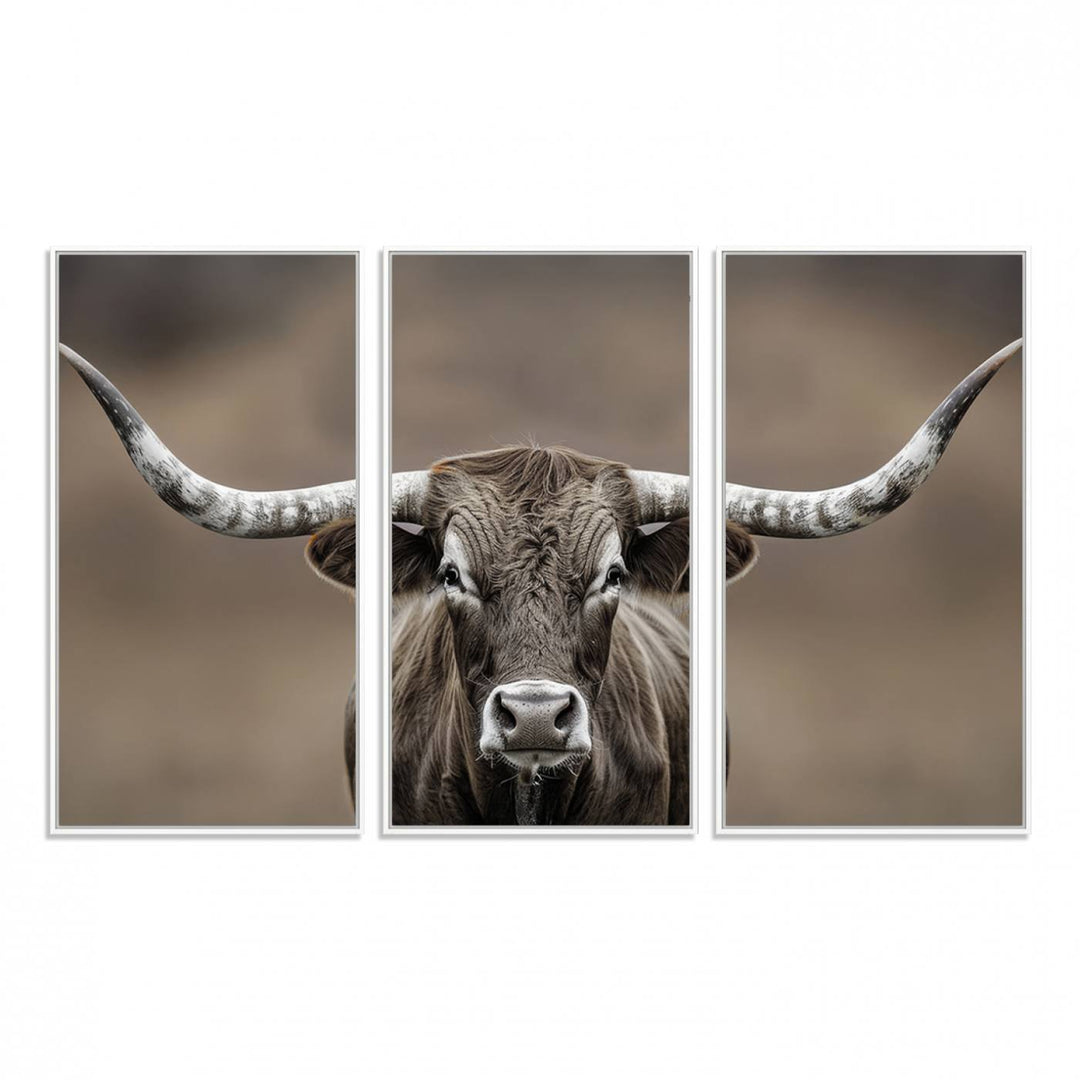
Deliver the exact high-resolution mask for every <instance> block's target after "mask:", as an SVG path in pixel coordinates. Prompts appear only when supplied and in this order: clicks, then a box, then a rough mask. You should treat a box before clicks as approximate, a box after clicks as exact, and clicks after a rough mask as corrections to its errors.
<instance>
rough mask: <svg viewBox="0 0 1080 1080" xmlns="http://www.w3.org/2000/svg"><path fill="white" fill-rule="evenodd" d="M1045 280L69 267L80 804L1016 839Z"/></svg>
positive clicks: (326, 261)
mask: <svg viewBox="0 0 1080 1080" xmlns="http://www.w3.org/2000/svg"><path fill="white" fill-rule="evenodd" d="M372 265H374V263H373V264H372ZM1025 269H1026V267H1025V255H1024V253H1022V252H833V253H830V252H813V253H811V252H730V251H723V250H720V251H718V252H717V253H716V255H715V259H713V258H712V257H711V256H710V257H709V258H707V259H702V258H701V257H699V254H698V252H696V251H694V250H687V249H682V250H679V249H672V250H602V251H601V250H560V251H481V250H476V251H440V250H405V249H391V250H388V251H386V252H384V253H383V256H382V258H381V271H382V275H383V277H382V281H381V282H380V283H379V285H380V291H379V295H381V298H382V303H383V311H382V313H381V318H382V324H381V336H382V348H381V355H372V353H373V351H374V350H372V349H370V348H369V349H367V350H364V349H362V348H361V343H362V342H363V340H364V334H365V326H368V327H370V326H371V324H370V322H368V321H366V320H365V317H364V315H363V314H362V306H361V304H360V299H361V297H362V296H363V293H364V281H363V277H364V273H363V270H364V260H363V258H362V256H361V255H360V253H358V252H352V251H324V252H317V251H310V252H83V251H78V252H76V251H59V252H57V253H56V254H55V255H54V260H53V301H54V326H53V340H52V341H51V342H50V345H49V354H50V360H49V362H50V364H51V366H52V374H53V378H52V391H53V392H52V410H53V411H52V421H53V423H52V431H53V473H52V483H53V501H52V518H51V531H52V537H51V539H52V544H53V548H52V551H53V581H52V585H53V587H52V611H51V615H52V645H53V684H52V709H51V717H50V722H51V731H50V735H51V738H50V764H51V781H52V783H51V806H50V830H51V832H53V833H54V834H65V835H70V834H77V835H78V834H84V835H96V834H101V833H120V834H132V835H137V834H140V833H144V832H181V833H190V832H195V833H199V832H240V833H247V832H260V831H272V832H282V831H290V832H291V831H296V832H300V833H307V832H314V833H321V832H340V833H343V834H348V835H355V834H356V833H357V832H358V831H359V830H360V827H361V824H362V809H363V806H364V803H365V800H367V799H368V798H369V797H370V798H373V802H372V805H378V806H379V807H380V813H379V820H378V821H377V823H376V826H377V827H376V830H375V831H377V832H381V833H382V834H384V835H387V836H399V835H407V834H416V833H423V834H427V835H451V836H457V835H462V834H470V835H476V834H483V833H500V834H506V833H517V834H523V835H537V834H550V833H553V832H557V833H560V834H568V833H569V834H580V835H596V836H601V835H611V834H626V833H630V834H634V833H649V834H654V835H672V836H677V835H686V834H688V833H694V832H695V831H699V832H710V833H711V832H714V831H715V832H716V833H717V834H718V835H720V836H724V835H740V834H748V833H749V834H755V835H757V834H760V835H768V834H774V833H776V832H791V833H793V834H807V835H816V834H820V833H822V832H825V833H837V834H851V835H856V834H859V833H860V832H862V833H865V832H884V833H889V832H893V833H899V834H912V833H940V832H961V833H980V832H984V833H1023V832H1024V831H1025V830H1026V828H1027V821H1028V813H1027V806H1028V788H1029V785H1028V782H1027V776H1026V767H1027V766H1026V762H1027V739H1028V729H1027V724H1026V708H1025V699H1026V688H1025V629H1024V627H1025V606H1024V605H1025V497H1024V496H1025V484H1024V469H1025V453H1024V447H1025V441H1024V440H1025V423H1024V416H1025V398H1024V385H1025V379H1024V369H1025V366H1026V353H1025V349H1024V340H1023V339H1024V335H1025V325H1024V324H1025ZM713 271H715V273H714V272H713ZM703 281H706V282H711V283H714V284H712V285H710V284H706V286H705V287H704V288H703V287H702V282H703ZM366 319H367V320H371V319H375V320H376V322H377V321H378V319H379V315H378V313H377V312H376V313H374V314H373V313H372V311H371V310H370V305H369V306H368V310H367V316H366ZM358 365H365V366H367V367H365V369H364V370H367V369H368V367H369V368H370V370H371V371H372V372H373V373H374V372H375V371H378V372H379V373H381V374H380V376H379V377H378V378H377V379H374V380H373V384H378V385H381V386H382V388H383V400H382V401H381V402H380V401H379V400H377V399H374V398H373V397H372V395H360V394H358V393H357V386H358V383H359V378H358V376H359V374H360V372H361V369H360V368H359V367H358ZM976 398H978V400H977V401H976ZM702 417H707V418H708V419H707V422H702ZM372 425H377V426H378V427H379V428H380V430H381V432H382V445H383V455H382V458H383V460H382V461H381V476H382V483H381V485H374V484H371V483H367V482H364V480H363V476H364V470H363V468H362V467H358V466H361V465H362V464H363V463H362V462H358V458H357V448H358V442H357V433H358V432H366V431H370V430H372ZM117 437H119V441H117ZM947 448H948V450H947ZM946 450H947V452H946ZM133 466H134V467H133ZM358 477H359V478H360V480H359V482H358V479H357V478H358ZM698 507H702V508H703V509H702V511H701V512H702V513H703V514H707V519H706V518H705V517H702V519H701V520H698V519H697V518H696V517H695V514H696V513H697V512H698V511H697V508H698ZM369 525H370V526H371V532H372V535H375V532H376V528H377V532H378V536H379V538H380V539H379V540H378V542H377V544H375V545H372V546H371V550H368V549H367V547H366V546H365V545H364V543H362V542H358V536H359V533H360V532H363V528H364V527H367V526H369ZM358 526H360V528H359V530H358ZM721 557H722V558H723V577H721V573H720V566H721ZM358 562H359V563H362V564H363V565H362V567H358ZM358 583H359V585H360V588H359V591H358ZM328 586H329V587H328ZM358 598H359V599H358ZM358 604H359V605H360V606H362V607H365V606H366V607H367V608H368V609H371V608H372V605H380V607H381V611H382V619H381V625H382V628H383V632H382V634H381V635H380V637H381V640H379V641H378V642H373V643H372V642H367V641H365V642H364V646H363V647H364V648H374V647H376V646H377V648H378V650H379V653H380V655H379V658H378V659H379V663H378V664H374V663H372V664H370V665H368V666H367V668H366V670H370V671H379V672H381V678H374V679H372V678H364V677H360V678H358V677H357V676H358V666H357V660H358V657H359V656H361V655H362V654H361V653H360V652H359V651H358V641H360V640H361V638H360V637H358V635H357V618H356V616H357V611H358ZM703 626H708V627H709V628H710V632H709V633H702V632H701V628H702V627H703ZM705 643H708V647H707V649H706V648H705ZM360 670H361V671H362V670H365V669H364V667H363V665H361V669H360ZM365 733H367V739H366V745H367V746H368V747H369V752H368V753H367V754H364V753H363V750H362V748H363V746H364V745H365ZM373 746H374V747H377V748H378V751H377V754H376V755H375V756H376V758H377V760H372V753H371V751H370V747H373ZM710 749H712V750H714V751H715V752H709V750H710ZM376 793H377V796H376ZM714 826H715V829H714Z"/></svg>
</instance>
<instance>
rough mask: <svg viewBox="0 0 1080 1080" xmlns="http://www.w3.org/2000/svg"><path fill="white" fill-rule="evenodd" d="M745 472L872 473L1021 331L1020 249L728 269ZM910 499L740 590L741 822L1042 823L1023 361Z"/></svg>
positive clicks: (803, 546)
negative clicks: (1025, 565) (1030, 639)
mask: <svg viewBox="0 0 1080 1080" xmlns="http://www.w3.org/2000/svg"><path fill="white" fill-rule="evenodd" d="M725 267H726V279H725V301H726V331H725V345H726V375H727V387H726V389H727V394H726V404H725V418H726V428H727V430H726V444H727V463H726V466H727V476H728V478H729V479H731V480H733V481H737V482H739V483H743V484H753V485H757V486H761V487H774V488H776V487H779V488H790V489H818V488H825V487H831V486H834V485H837V484H842V483H846V482H848V481H851V480H854V479H856V478H858V477H860V476H864V475H866V474H867V473H870V472H872V471H873V470H875V469H877V468H878V467H879V466H880V465H882V464H883V463H884V462H885V461H886V460H888V459H889V458H890V457H891V456H892V455H893V454H894V453H895V452H896V451H897V450H899V449H900V447H901V446H902V445H903V444H904V443H905V442H906V441H907V439H908V438H909V437H910V435H911V434H912V433H913V432H914V431H915V429H916V428H917V427H918V426H919V424H921V423H922V421H923V420H924V419H925V418H926V417H927V416H928V415H929V414H930V412H931V411H932V410H933V409H934V408H935V406H937V404H938V403H939V402H940V401H941V400H942V399H943V398H944V397H945V396H946V395H947V394H948V393H949V391H950V390H951V389H952V388H953V387H954V386H955V385H956V384H957V383H958V382H960V380H961V379H963V378H964V376H965V375H967V374H968V372H969V371H971V370H972V369H973V368H974V367H976V366H977V365H978V364H979V363H981V362H982V361H983V360H985V359H986V358H987V357H988V356H990V355H991V354H992V353H994V352H996V351H997V350H998V349H1000V348H1001V347H1002V346H1004V345H1006V344H1008V343H1009V342H1010V341H1012V340H1014V339H1015V338H1017V337H1020V336H1021V333H1022V320H1023V265H1022V259H1021V257H1020V256H1018V255H971V256H967V255H965V256H956V255H943V256H910V255H887V256H886V255H880V256H863V255H859V256H843V255H840V256H805V255H728V256H726V259H725ZM1025 362H1026V357H1025V355H1024V354H1021V355H1020V356H1019V357H1017V358H1014V359H1013V360H1011V361H1009V363H1008V364H1007V365H1006V366H1005V368H1004V369H1003V370H1002V371H1000V372H999V373H998V374H997V376H995V378H994V379H993V381H992V382H991V383H990V384H989V385H988V386H987V387H986V389H985V390H984V391H983V393H982V395H981V396H980V397H979V399H978V400H977V401H976V402H975V403H974V405H973V406H972V407H971V410H970V412H969V413H968V414H967V416H966V417H965V419H964V421H963V422H962V423H961V425H960V427H959V430H958V431H957V433H956V435H955V436H954V438H953V441H952V443H951V444H950V446H949V449H948V450H947V451H946V453H945V456H944V457H943V459H942V460H941V462H940V463H939V465H938V467H937V470H936V472H935V473H934V474H933V475H932V476H931V477H930V479H929V480H928V481H927V483H926V485H925V486H924V487H923V488H922V489H920V490H919V491H918V492H917V493H916V494H915V495H914V496H913V497H912V499H911V500H910V501H909V502H908V503H906V504H904V505H903V506H902V507H900V508H899V509H898V510H897V511H896V512H895V513H893V514H892V515H890V516H889V517H887V518H885V519H883V520H881V521H879V522H877V523H876V524H874V525H872V526H870V527H869V528H867V529H865V530H861V531H858V532H855V533H850V534H848V535H846V536H841V537H836V538H833V539H827V540H803V541H798V540H775V539H769V538H762V539H761V548H762V554H761V559H760V562H759V563H758V565H757V567H756V568H755V569H754V570H753V571H752V572H751V573H750V575H749V576H748V577H746V578H745V579H744V580H742V581H740V582H737V583H736V584H735V585H733V586H732V587H731V588H730V589H728V590H727V645H726V647H727V665H726V679H727V688H726V699H727V700H726V709H727V713H728V717H729V720H730V723H731V739H732V759H731V777H730V781H729V784H728V787H727V802H726V823H727V824H729V825H985V826H993V825H1017V824H1021V823H1022V819H1023V805H1022V803H1023V786H1022V784H1023V697H1022V660H1023V658H1022V644H1023V638H1022V619H1023V607H1022V487H1021V485H1022V428H1021V425H1022V398H1021V390H1022V366H1023V364H1024V363H1025Z"/></svg>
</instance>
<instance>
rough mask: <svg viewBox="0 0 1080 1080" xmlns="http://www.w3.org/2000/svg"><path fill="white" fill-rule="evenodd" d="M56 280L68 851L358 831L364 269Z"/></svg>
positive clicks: (234, 269) (55, 721)
mask: <svg viewBox="0 0 1080 1080" xmlns="http://www.w3.org/2000/svg"><path fill="white" fill-rule="evenodd" d="M53 270H54V276H53V281H54V290H55V292H54V301H55V312H56V325H55V327H54V333H55V334H56V339H55V341H56V343H57V345H58V348H57V350H56V351H54V352H53V363H54V364H56V365H57V366H56V369H55V370H54V373H53V374H54V387H55V403H54V407H55V413H54V416H55V430H54V437H55V440H56V444H55V458H54V460H55V469H56V474H55V478H54V479H55V495H56V500H55V506H54V513H55V515H56V516H55V522H54V529H55V538H56V551H55V552H54V557H55V560H56V562H55V567H56V596H55V601H56V602H55V605H54V612H55V614H54V626H53V630H54V642H55V655H54V668H53V678H54V702H55V707H54V710H53V717H52V732H51V735H52V739H51V750H52V753H51V764H52V806H51V824H52V827H53V831H55V832H63V833H68V832H84V831H85V832H95V831H114V830H121V831H122V830H127V829H140V830H163V831H187V830H191V829H200V830H203V829H205V830H211V829H215V828H216V829H223V830H230V831H236V830H240V831H259V830H286V831H287V830H292V829H317V830H334V831H336V830H344V831H349V832H355V830H356V828H357V824H358V819H357V814H356V810H355V808H354V799H353V797H352V795H351V792H350V781H351V774H352V773H353V771H354V769H355V745H356V738H355V718H354V715H353V712H354V710H353V706H352V702H353V700H354V694H353V693H352V691H351V687H353V685H354V675H355V659H356V647H355V640H356V639H355V612H354V606H353V603H352V592H353V584H354V562H355V515H356V485H355V479H354V477H355V392H354V386H355V371H356V357H357V329H358V319H359V315H358V307H357V296H358V287H357V285H358V282H357V276H358V274H359V259H358V257H357V254H356V253H355V252H273V253H271V252H260V253H252V252H244V253H239V252H214V253H189V252H184V253H180V252H172V253H96V252H95V253H89V252H61V253H59V254H57V255H56V256H55V261H54V268H53ZM61 354H63V355H61ZM80 358H81V360H80ZM155 433H156V437H155ZM118 435H119V436H120V439H119V440H118V438H117V436H118ZM133 466H134V467H133ZM140 473H141V474H142V475H140ZM185 519H186V520H185ZM200 526H202V527H200ZM313 538H314V539H313ZM313 570H314V571H316V572H315V573H313ZM317 575H318V576H317ZM320 576H321V577H322V578H324V579H325V580H322V581H321V580H319V577H320ZM330 586H336V587H330ZM360 801H361V802H362V797H361V799H360Z"/></svg>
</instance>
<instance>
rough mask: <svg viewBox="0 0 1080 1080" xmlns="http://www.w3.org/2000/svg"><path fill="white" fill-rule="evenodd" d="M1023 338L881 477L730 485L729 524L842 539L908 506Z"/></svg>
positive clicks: (983, 368)
mask: <svg viewBox="0 0 1080 1080" xmlns="http://www.w3.org/2000/svg"><path fill="white" fill-rule="evenodd" d="M1023 344H1024V339H1023V338H1017V339H1016V341H1014V342H1012V343H1011V344H1009V345H1006V346H1005V348H1004V349H1001V350H999V351H998V352H996V353H994V355H993V356H991V357H990V358H989V359H988V360H984V361H983V362H982V363H981V364H980V365H979V366H978V367H977V368H976V369H975V370H974V371H973V372H972V373H971V374H970V375H969V376H968V377H967V378H966V379H964V381H963V382H962V383H960V385H959V386H957V387H956V389H955V390H953V392H952V393H951V394H950V395H949V396H948V397H947V398H946V399H945V400H944V401H943V402H942V403H941V404H940V405H939V406H938V407H937V408H936V409H935V410H934V411H933V412H932V413H931V414H930V416H929V417H928V418H927V420H926V422H925V423H924V424H923V425H922V427H920V428H919V430H918V431H916V432H915V434H914V435H912V437H911V438H910V439H909V440H908V443H907V445H906V446H905V447H904V448H903V449H902V450H901V451H900V453H898V454H897V455H896V456H895V457H894V458H893V459H892V460H891V461H888V462H886V464H884V465H882V467H881V468H880V469H878V470H877V472H874V473H871V474H870V475H869V476H866V477H863V479H862V480H856V481H855V482H854V483H853V484H847V485H845V486H844V487H836V488H829V489H827V490H825V491H773V490H770V489H768V488H754V487H744V486H743V485H742V484H727V485H726V487H725V495H726V500H727V519H728V520H729V521H733V522H735V523H736V524H738V525H742V527H743V528H744V529H746V530H747V531H748V532H751V533H755V534H756V535H758V536H780V537H786V538H789V539H815V538H819V537H826V536H839V535H841V534H842V533H846V532H851V531H853V530H854V529H861V528H862V527H863V526H864V525H869V524H871V522H874V521H877V519H878V518H881V517H884V516H885V515H886V514H888V513H890V512H891V511H893V510H895V509H896V508H897V507H898V506H900V505H901V504H902V503H904V502H906V501H907V500H908V499H909V498H910V497H911V496H912V495H913V494H914V493H915V491H916V490H917V489H918V488H919V486H920V485H921V484H922V483H923V481H925V480H926V478H927V477H928V476H929V475H930V473H931V472H933V470H934V466H935V465H937V463H938V462H939V461H940V460H941V455H942V454H944V453H945V448H946V447H947V446H948V445H949V440H950V439H951V438H952V437H953V433H954V432H955V431H956V428H957V426H958V425H959V423H960V421H961V420H963V418H964V414H965V413H966V412H967V411H968V408H969V407H970V405H971V403H972V402H973V401H974V400H975V399H976V398H977V397H978V396H979V392H980V391H981V390H982V388H983V387H984V386H985V385H986V384H987V383H988V382H989V381H990V380H991V379H992V378H993V377H994V375H995V374H996V373H997V371H998V369H999V368H1000V367H1001V366H1002V365H1003V364H1004V363H1005V361H1006V360H1008V359H1009V358H1010V357H1012V356H1015V355H1016V353H1018V352H1019V351H1020V348H1021V347H1022V346H1023Z"/></svg>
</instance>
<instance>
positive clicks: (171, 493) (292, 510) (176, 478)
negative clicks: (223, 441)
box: [60, 345, 356, 539]
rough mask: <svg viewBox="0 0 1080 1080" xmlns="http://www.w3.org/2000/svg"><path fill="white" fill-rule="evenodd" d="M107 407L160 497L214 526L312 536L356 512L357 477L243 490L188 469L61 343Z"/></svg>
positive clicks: (250, 535) (253, 534) (264, 535)
mask: <svg viewBox="0 0 1080 1080" xmlns="http://www.w3.org/2000/svg"><path fill="white" fill-rule="evenodd" d="M60 355H61V356H63V358H64V359H65V360H67V362H68V363H69V364H70V365H71V366H72V367H73V368H74V369H75V370H76V371H77V372H78V373H79V375H80V376H81V377H82V380H83V382H85V383H86V385H87V386H88V387H89V388H90V392H91V393H92V394H93V395H94V397H96V398H97V400H98V404H100V405H101V407H102V409H104V410H105V415H106V416H107V417H108V418H109V421H110V422H111V423H112V426H113V427H114V428H115V429H116V433H117V435H119V436H120V441H121V442H122V443H123V444H124V449H125V450H127V453H128V457H130V458H131V460H132V462H133V463H134V465H135V468H136V469H138V470H139V472H140V474H141V475H142V477H143V479H144V480H145V481H146V482H147V483H148V484H149V485H150V486H151V487H152V488H153V489H154V491H156V492H157V494H158V495H159V496H160V498H161V499H163V500H164V501H165V502H166V503H168V504H169V506H171V507H172V508H173V509H174V510H176V511H178V512H179V513H181V514H183V515H184V517H186V518H189V519H190V520H191V521H194V522H195V523H196V524H197V525H201V526H202V527H203V528H204V529H209V530H210V531H211V532H216V533H222V534H224V535H225V536H239V537H244V538H247V539H276V538H279V537H287V536H308V535H310V534H311V533H313V532H316V531H317V530H318V529H321V528H322V527H323V526H324V525H329V524H330V523H331V522H333V521H341V520H344V519H347V518H352V517H355V516H356V481H355V480H342V481H340V482H339V483H336V484H322V485H320V486H318V487H310V488H297V489H293V490H288V491H242V490H239V489H237V488H231V487H225V486H224V485H222V484H215V483H214V482H213V481H212V480H207V479H206V478H205V477H203V476H200V475H199V474H198V473H196V472H193V471H192V470H191V469H189V468H188V467H187V466H186V465H185V464H184V463H183V462H182V461H181V460H180V459H179V458H178V457H177V456H176V455H175V454H173V452H172V451H171V450H170V449H169V448H168V447H167V446H166V445H165V444H164V443H163V442H162V441H161V440H160V439H159V438H158V437H157V435H155V434H154V432H153V431H152V430H151V429H150V427H149V426H148V425H147V424H146V422H145V421H144V420H143V418H142V417H141V416H140V415H139V414H138V413H137V412H136V411H135V410H134V409H133V408H132V407H131V405H130V403H129V402H128V400H127V399H126V398H125V397H124V395H123V394H121V393H120V391H119V390H117V389H116V387H115V386H113V384H112V383H111V382H109V380H108V379H106V378H105V376H104V375H102V374H101V372H100V371H98V370H97V368H95V367H94V365H93V364H91V363H90V362H89V361H88V360H85V359H84V358H83V357H81V356H80V355H79V354H78V353H77V352H75V351H74V349H69V348H68V347H67V346H66V345H61V346H60Z"/></svg>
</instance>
